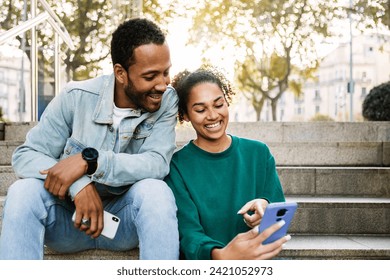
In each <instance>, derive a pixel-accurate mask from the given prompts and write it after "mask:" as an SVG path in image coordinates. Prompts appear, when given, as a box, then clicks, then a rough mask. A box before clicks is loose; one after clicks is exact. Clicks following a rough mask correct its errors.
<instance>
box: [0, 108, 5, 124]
mask: <svg viewBox="0 0 390 280" xmlns="http://www.w3.org/2000/svg"><path fill="white" fill-rule="evenodd" d="M3 116H4V115H3V108H1V106H0V122H5V119H4V117H3Z"/></svg>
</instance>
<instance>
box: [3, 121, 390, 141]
mask: <svg viewBox="0 0 390 280" xmlns="http://www.w3.org/2000/svg"><path fill="white" fill-rule="evenodd" d="M35 125H36V122H13V123H7V124H5V125H4V124H3V126H4V131H5V132H4V135H3V136H4V139H5V140H18V141H24V139H25V135H26V133H27V131H28V130H29V129H31V128H32V127H33V126H35ZM0 129H1V127H0ZM176 132H177V140H178V141H181V142H188V141H189V140H190V139H193V138H195V132H194V130H193V129H192V127H191V125H189V124H187V123H185V124H184V125H178V126H177V128H176ZM228 132H229V133H231V134H234V135H237V136H241V137H247V138H251V139H256V140H260V141H263V142H282V143H295V142H390V122H231V123H230V124H229V126H228ZM0 140H3V139H2V138H0Z"/></svg>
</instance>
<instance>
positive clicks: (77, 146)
mask: <svg viewBox="0 0 390 280" xmlns="http://www.w3.org/2000/svg"><path fill="white" fill-rule="evenodd" d="M84 148H86V146H85V145H83V144H81V143H80V142H79V141H77V140H76V139H74V138H68V140H67V141H66V145H65V148H64V153H63V154H62V156H61V159H64V158H67V157H70V156H71V155H74V154H78V153H81V151H82V150H83V149H84Z"/></svg>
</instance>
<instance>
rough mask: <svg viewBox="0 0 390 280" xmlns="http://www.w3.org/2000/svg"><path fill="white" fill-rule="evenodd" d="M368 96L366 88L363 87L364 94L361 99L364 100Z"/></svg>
mask: <svg viewBox="0 0 390 280" xmlns="http://www.w3.org/2000/svg"><path fill="white" fill-rule="evenodd" d="M366 95H367V88H366V87H362V94H361V96H360V97H361V98H362V99H364V98H365V97H366Z"/></svg>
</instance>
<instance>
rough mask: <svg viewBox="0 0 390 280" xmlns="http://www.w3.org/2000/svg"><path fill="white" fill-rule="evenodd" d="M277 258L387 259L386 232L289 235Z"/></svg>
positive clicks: (93, 255) (130, 254)
mask: <svg viewBox="0 0 390 280" xmlns="http://www.w3.org/2000/svg"><path fill="white" fill-rule="evenodd" d="M138 258H139V250H138V249H133V250H130V251H124V252H112V251H106V250H88V251H84V252H80V253H75V254H61V253H57V252H55V251H52V250H50V249H46V250H45V259H48V260H118V259H119V260H136V259H138ZM277 258H281V259H297V260H308V259H320V260H323V259H329V260H340V259H348V260H356V259H362V260H369V259H374V260H379V259H390V235H383V236H382V235H377V236H375V235H292V239H291V240H290V241H289V242H287V244H286V247H285V248H284V249H283V251H282V252H281V253H280V254H279V255H278V257H277Z"/></svg>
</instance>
